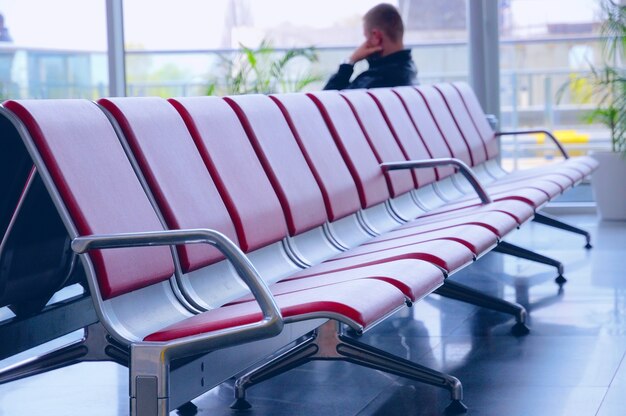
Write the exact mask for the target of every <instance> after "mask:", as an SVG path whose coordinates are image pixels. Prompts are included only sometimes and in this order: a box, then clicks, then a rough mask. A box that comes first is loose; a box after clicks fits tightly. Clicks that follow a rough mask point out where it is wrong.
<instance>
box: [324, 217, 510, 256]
mask: <svg viewBox="0 0 626 416" xmlns="http://www.w3.org/2000/svg"><path fill="white" fill-rule="evenodd" d="M386 234H387V233H385V234H383V236H385V237H386ZM435 240H450V241H456V242H457V243H461V244H463V245H464V246H465V247H467V248H468V249H470V250H471V251H472V253H473V254H474V255H475V256H479V255H481V254H484V253H486V252H487V251H489V250H490V249H491V248H492V247H494V246H495V245H496V244H497V243H498V237H497V236H496V234H494V233H493V232H491V231H490V230H488V229H487V228H484V227H481V226H479V225H471V224H470V225H458V226H456V227H448V228H443V229H439V230H432V231H425V232H421V233H413V234H409V235H404V236H396V237H395V238H386V239H385V240H384V241H375V240H374V241H368V242H367V243H366V244H363V245H361V246H360V247H356V248H354V249H352V250H349V251H348V252H346V253H343V254H340V255H339V256H337V257H335V258H346V257H351V256H353V255H355V254H359V255H362V254H366V253H378V252H381V251H383V250H388V249H392V248H402V247H408V246H410V245H412V244H416V243H423V242H426V241H435Z"/></svg>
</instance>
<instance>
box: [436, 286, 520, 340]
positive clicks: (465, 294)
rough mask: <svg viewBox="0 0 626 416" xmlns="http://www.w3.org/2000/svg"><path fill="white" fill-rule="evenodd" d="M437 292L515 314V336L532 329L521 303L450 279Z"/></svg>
mask: <svg viewBox="0 0 626 416" xmlns="http://www.w3.org/2000/svg"><path fill="white" fill-rule="evenodd" d="M435 293H437V294H438V295H441V296H444V297H446V298H451V299H455V300H460V301H462V302H466V303H470V304H472V305H476V306H480V307H483V308H487V309H491V310H494V311H498V312H502V313H506V314H509V315H513V316H514V317H515V320H516V323H515V325H513V328H511V332H512V333H513V335H515V336H523V335H527V334H528V333H529V332H530V329H528V326H526V309H525V308H524V307H523V306H522V305H520V304H519V303H515V302H508V301H506V300H504V299H500V298H497V297H495V296H490V295H487V294H485V293H483V292H479V291H478V290H476V289H473V288H471V287H469V286H465V285H462V284H460V283H457V282H454V281H452V280H450V279H446V280H445V282H444V284H443V286H440V287H439V288H438V289H437V290H435Z"/></svg>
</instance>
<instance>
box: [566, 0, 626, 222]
mask: <svg viewBox="0 0 626 416" xmlns="http://www.w3.org/2000/svg"><path fill="white" fill-rule="evenodd" d="M601 2H602V3H601V5H602V11H603V13H604V16H605V20H604V21H603V23H602V26H601V29H600V33H601V34H602V37H603V43H604V45H603V46H604V48H603V54H602V57H603V63H602V65H601V66H595V65H593V64H590V67H591V68H590V69H591V71H590V73H589V74H588V75H585V76H578V77H574V78H573V79H572V80H570V81H569V82H568V83H566V84H565V85H564V86H563V87H562V88H561V89H560V91H559V96H562V93H563V92H564V91H565V87H569V88H570V89H573V90H577V91H578V92H580V91H584V95H585V97H583V98H584V100H585V101H586V100H589V99H591V97H592V96H594V97H596V99H597V106H596V108H595V109H594V110H592V111H591V112H590V113H589V114H588V115H587V116H586V121H588V122H590V123H592V122H599V123H602V124H604V125H605V126H606V127H608V129H609V132H610V139H611V150H610V151H604V152H594V153H593V155H592V156H593V157H594V158H595V159H596V160H598V162H599V164H600V166H599V167H598V169H597V170H596V171H595V172H594V174H593V175H592V178H591V186H592V189H593V193H594V196H595V199H596V204H597V207H598V213H599V215H600V217H601V218H602V219H603V220H626V69H625V68H624V65H625V64H626V5H623V4H620V3H617V2H616V1H615V0H601Z"/></svg>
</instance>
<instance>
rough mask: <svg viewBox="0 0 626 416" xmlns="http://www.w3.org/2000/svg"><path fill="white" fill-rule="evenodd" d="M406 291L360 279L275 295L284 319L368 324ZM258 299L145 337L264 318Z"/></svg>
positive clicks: (193, 332) (401, 300) (399, 300)
mask: <svg viewBox="0 0 626 416" xmlns="http://www.w3.org/2000/svg"><path fill="white" fill-rule="evenodd" d="M404 299H405V297H404V295H403V294H402V292H400V291H399V290H398V289H396V288H395V287H394V286H392V285H390V284H389V283H386V282H383V281H380V280H375V279H358V280H352V281H346V282H341V283H335V284H332V285H329V286H321V287H316V288H312V289H307V290H301V291H297V292H291V293H286V294H283V295H279V296H276V303H277V304H278V307H279V308H280V310H281V313H282V315H283V318H284V319H289V318H294V319H295V320H302V319H312V318H324V317H326V318H327V317H329V316H333V317H336V319H338V320H340V321H343V322H346V323H349V324H352V325H353V326H354V324H356V325H358V326H361V327H362V328H367V327H368V326H370V325H372V324H374V323H376V322H377V321H379V320H380V319H382V318H384V317H386V316H388V315H389V314H390V313H391V312H393V311H394V310H396V309H397V308H399V307H400V306H402V305H403V304H404ZM261 318H262V315H261V310H260V308H259V306H258V304H257V303H256V302H244V303H239V304H234V305H229V306H224V307H221V308H218V309H214V310H211V311H208V312H205V313H202V314H199V315H195V316H192V317H190V318H187V319H185V320H183V321H181V322H177V323H175V324H173V325H170V326H168V327H166V328H163V329H161V330H159V331H157V332H154V333H152V334H150V335H148V336H146V337H145V338H144V340H145V341H170V340H174V339H180V338H184V337H189V336H194V335H199V334H205V333H208V332H213V331H219V330H223V329H228V328H234V327H237V326H241V325H246V324H251V323H254V322H257V321H259V320H261Z"/></svg>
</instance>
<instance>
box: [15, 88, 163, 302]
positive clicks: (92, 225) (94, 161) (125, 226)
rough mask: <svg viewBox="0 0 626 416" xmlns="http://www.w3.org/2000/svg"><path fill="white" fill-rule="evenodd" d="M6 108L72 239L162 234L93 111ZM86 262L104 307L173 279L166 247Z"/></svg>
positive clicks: (106, 126) (72, 105) (42, 104)
mask: <svg viewBox="0 0 626 416" xmlns="http://www.w3.org/2000/svg"><path fill="white" fill-rule="evenodd" d="M4 106H5V107H6V108H7V109H9V110H10V111H12V112H13V113H14V114H15V115H17V117H18V118H19V119H20V120H21V121H22V122H23V123H24V125H25V126H26V128H27V130H28V132H29V135H30V137H31V138H32V142H33V144H34V146H35V147H36V149H37V151H38V153H39V155H40V157H41V160H42V161H43V164H44V165H45V171H47V172H48V173H49V175H50V178H51V180H52V182H53V183H54V185H55V186H56V189H57V191H58V194H59V197H60V199H61V201H62V203H63V205H64V206H65V207H66V209H67V213H68V214H69V216H70V218H71V221H72V223H73V225H74V227H75V230H68V231H69V232H70V235H71V236H75V234H76V233H77V234H78V235H80V236H87V235H94V234H110V233H127V232H145V231H162V230H163V226H162V225H161V223H160V221H159V218H158V216H157V214H156V212H155V211H154V209H153V208H152V205H151V203H150V201H149V199H148V197H147V196H146V194H145V192H144V191H143V188H142V186H141V183H140V182H139V179H138V178H137V176H136V174H135V172H134V170H133V167H132V165H131V164H130V162H129V160H128V158H127V157H126V154H125V152H124V149H123V148H122V145H121V144H120V142H119V140H118V137H117V135H116V133H115V130H114V129H113V127H112V125H111V123H110V122H109V120H108V119H107V117H106V116H105V114H104V113H103V112H102V111H101V110H100V109H99V108H98V107H97V106H96V105H95V104H93V103H91V102H89V101H87V100H54V101H52V100H50V101H47V100H24V101H8V102H5V103H4ZM27 140H28V139H27ZM41 168H42V169H44V167H43V166H42V167H41ZM42 169H40V171H41V170H42ZM103 172H106V175H104V174H103ZM42 174H43V173H42ZM89 257H90V259H91V261H92V263H93V266H94V269H95V273H96V279H97V282H98V287H99V289H100V293H101V296H102V298H103V299H110V298H113V297H116V296H118V295H122V294H125V293H128V292H131V291H134V290H137V289H141V288H143V287H147V286H150V285H152V284H156V283H159V282H163V281H165V280H167V279H168V278H169V277H171V276H172V274H173V273H174V263H173V259H172V256H171V252H170V250H169V248H168V247H142V248H128V249H113V250H102V251H100V250H95V251H92V252H90V253H89Z"/></svg>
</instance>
